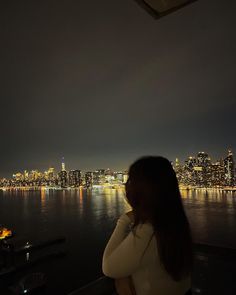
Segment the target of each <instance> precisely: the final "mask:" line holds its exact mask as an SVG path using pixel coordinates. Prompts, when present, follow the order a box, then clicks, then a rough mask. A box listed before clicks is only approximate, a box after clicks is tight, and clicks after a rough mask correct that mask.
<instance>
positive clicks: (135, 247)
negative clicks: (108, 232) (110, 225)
mask: <svg viewBox="0 0 236 295" xmlns="http://www.w3.org/2000/svg"><path fill="white" fill-rule="evenodd" d="M130 224H131V220H130V219H129V217H128V216H127V215H126V214H124V215H122V216H121V217H120V219H119V220H118V222H117V226H116V228H115V230H114V232H113V234H112V236H111V238H110V240H109V242H108V244H107V247H106V249H105V252H104V256H103V272H104V274H105V275H107V276H109V277H112V278H115V279H119V278H124V277H128V276H131V277H132V281H133V284H134V287H135V291H136V294H137V295H154V294H155V295H184V294H185V293H186V292H187V291H188V289H190V285H191V280H190V277H189V276H187V277H186V278H184V279H182V280H180V281H178V282H176V281H174V280H173V279H172V278H171V277H170V275H169V274H168V273H167V271H166V270H165V269H164V267H163V266H162V265H161V261H160V257H159V254H158V248H157V242H156V235H154V230H153V227H152V225H151V224H150V223H145V224H140V225H138V226H137V227H136V229H135V232H130V233H129V234H128V235H127V231H128V230H129V228H130Z"/></svg>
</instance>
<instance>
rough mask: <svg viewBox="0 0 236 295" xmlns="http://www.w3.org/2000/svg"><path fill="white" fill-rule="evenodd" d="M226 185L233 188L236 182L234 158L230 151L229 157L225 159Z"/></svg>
mask: <svg viewBox="0 0 236 295" xmlns="http://www.w3.org/2000/svg"><path fill="white" fill-rule="evenodd" d="M224 170H225V184H226V185H228V186H233V185H234V181H235V171H234V158H233V153H232V151H231V150H229V151H228V156H227V157H226V158H225V159H224Z"/></svg>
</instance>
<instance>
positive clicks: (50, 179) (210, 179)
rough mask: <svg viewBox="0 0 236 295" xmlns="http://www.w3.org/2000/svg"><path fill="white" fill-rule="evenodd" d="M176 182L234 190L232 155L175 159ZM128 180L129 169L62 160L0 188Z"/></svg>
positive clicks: (1, 183)
mask: <svg viewBox="0 0 236 295" xmlns="http://www.w3.org/2000/svg"><path fill="white" fill-rule="evenodd" d="M171 163H172V166H173V168H174V170H175V172H176V176H177V179H178V182H179V184H180V185H181V186H187V187H188V186H191V187H235V186H236V182H235V179H236V178H235V175H236V171H235V163H234V158H233V152H232V151H231V150H228V153H227V154H226V155H224V156H222V157H221V158H220V159H216V160H212V158H211V157H210V155H209V154H208V153H206V152H203V151H201V152H198V153H197V154H196V155H194V156H188V157H187V158H186V159H185V161H184V162H183V163H181V162H180V161H179V159H178V158H176V159H175V161H172V162H171ZM127 179H128V169H125V170H124V169H123V170H111V169H110V168H97V169H96V170H93V171H91V170H85V171H82V170H80V169H70V168H69V169H68V168H66V163H65V159H64V157H62V159H61V169H59V171H56V170H55V168H54V167H49V168H48V170H45V171H43V172H41V171H39V170H38V169H35V170H31V171H27V170H24V171H23V172H20V171H18V172H16V173H14V174H13V175H12V177H11V178H10V179H7V178H2V179H1V178H0V187H10V188H11V187H42V186H43V187H45V186H46V187H49V188H50V187H51V188H70V187H71V188H73V187H74V188H76V187H80V186H83V187H91V186H93V185H111V186H113V185H124V184H125V183H126V181H127Z"/></svg>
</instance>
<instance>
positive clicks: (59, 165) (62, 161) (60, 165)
mask: <svg viewBox="0 0 236 295" xmlns="http://www.w3.org/2000/svg"><path fill="white" fill-rule="evenodd" d="M224 152H225V154H224V155H221V156H220V157H217V158H215V157H210V159H211V160H212V159H214V160H213V162H214V161H215V162H217V161H220V160H223V159H224V157H225V155H226V152H232V154H233V150H232V149H231V148H228V149H225V150H224ZM198 153H207V155H210V153H208V152H205V151H201V152H199V151H198V152H196V153H195V154H189V155H188V156H187V158H186V156H185V157H184V156H182V157H175V158H174V159H168V160H169V161H170V162H172V163H174V162H175V161H176V160H178V161H179V162H180V163H181V162H184V161H186V159H189V158H192V157H193V158H194V157H196V156H197V154H198ZM143 156H162V155H154V154H153V155H141V156H140V157H137V158H135V159H134V161H135V160H137V159H138V158H141V157H143ZM131 164H132V163H130V164H129V165H127V166H126V167H122V168H119V169H117V168H115V167H106V166H104V165H100V166H96V165H94V168H82V167H80V170H81V171H96V170H98V169H108V170H111V171H127V170H128V169H129V166H130V165H131ZM68 166H69V167H70V168H69V169H66V167H68ZM56 167H57V168H56ZM78 167H79V166H78V165H76V164H73V166H71V165H68V164H66V161H65V157H64V156H62V157H61V158H60V162H58V163H57V164H56V165H48V166H46V167H44V168H43V169H40V168H36V167H34V168H25V169H22V168H21V169H18V170H17V171H16V170H14V171H13V172H10V173H9V175H8V176H1V175H0V179H1V178H8V177H11V176H12V175H13V174H14V173H17V172H24V171H47V169H50V168H53V169H55V171H63V170H66V171H73V170H77V169H78ZM60 168H61V169H60Z"/></svg>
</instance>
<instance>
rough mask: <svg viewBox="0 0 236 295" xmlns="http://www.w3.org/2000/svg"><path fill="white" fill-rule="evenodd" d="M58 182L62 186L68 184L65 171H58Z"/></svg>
mask: <svg viewBox="0 0 236 295" xmlns="http://www.w3.org/2000/svg"><path fill="white" fill-rule="evenodd" d="M58 184H59V185H60V186H61V187H62V188H66V187H67V186H68V178H67V172H66V171H65V170H64V171H60V172H59V173H58Z"/></svg>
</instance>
